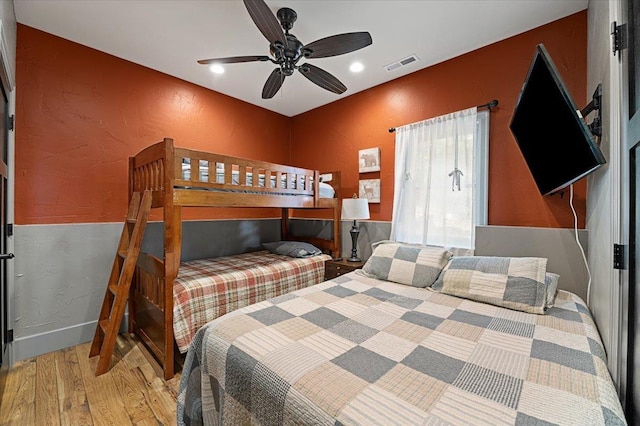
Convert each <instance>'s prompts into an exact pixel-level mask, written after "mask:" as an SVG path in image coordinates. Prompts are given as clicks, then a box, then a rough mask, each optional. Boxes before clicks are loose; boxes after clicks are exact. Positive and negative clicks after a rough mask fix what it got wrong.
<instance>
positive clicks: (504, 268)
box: [432, 256, 547, 314]
mask: <svg viewBox="0 0 640 426" xmlns="http://www.w3.org/2000/svg"><path fill="white" fill-rule="evenodd" d="M546 272H547V259H545V258H539V257H486V256H471V257H454V258H453V259H451V260H450V261H449V263H448V264H447V265H446V266H445V267H444V269H443V270H442V273H441V274H440V276H439V277H438V279H437V280H436V282H435V283H434V284H433V286H432V288H433V289H434V290H436V291H440V292H442V293H445V294H450V295H453V296H458V297H463V298H466V299H471V300H476V301H479V302H485V303H490V304H493V305H496V306H502V307H504V308H510V309H515V310H518V311H523V312H528V313H533V314H544V311H545V306H546V302H547V286H546V285H545V275H546Z"/></svg>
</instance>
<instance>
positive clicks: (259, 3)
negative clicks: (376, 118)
mask: <svg viewBox="0 0 640 426" xmlns="http://www.w3.org/2000/svg"><path fill="white" fill-rule="evenodd" d="M243 1H244V5H245V7H246V8H247V11H248V12H249V15H250V16H251V19H252V20H253V22H254V23H255V24H256V26H257V27H258V29H259V30H260V32H261V33H262V34H263V35H264V36H265V38H266V39H267V40H268V41H269V51H270V53H271V56H234V57H230V58H214V59H201V60H199V61H198V63H199V64H203V65H209V64H234V63H239V62H256V61H260V62H266V61H269V62H272V63H274V64H276V65H278V68H276V69H275V70H273V71H272V72H271V75H270V76H269V78H268V79H267V82H266V83H265V85H264V87H263V88H262V99H270V98H273V96H274V95H275V94H276V93H277V92H278V90H280V87H282V83H284V79H285V77H288V76H290V75H292V74H293V72H294V71H295V70H298V71H300V72H301V73H302V75H303V76H305V77H306V78H307V79H309V80H310V81H311V82H312V83H315V84H317V85H318V86H320V87H322V88H323V89H326V90H329V91H330V92H333V93H337V94H341V93H344V92H345V90H347V87H346V86H345V85H344V84H342V82H340V80H338V79H337V78H336V77H334V76H333V75H331V74H330V73H328V72H327V71H325V70H323V69H322V68H318V67H316V66H314V65H311V64H308V63H303V64H301V65H298V62H299V61H300V60H301V59H303V58H304V59H313V58H327V57H330V56H337V55H343V54H345V53H350V52H353V51H356V50H358V49H362V48H363V47H366V46H369V45H370V44H371V43H372V40H371V34H369V33H368V32H355V33H345V34H337V35H334V36H330V37H325V38H322V39H320V40H316V41H314V42H312V43H309V44H307V45H304V44H302V43H301V42H300V40H298V39H297V37H296V36H294V35H293V34H291V33H290V32H289V30H290V29H291V28H293V23H294V22H295V21H296V19H297V17H298V15H297V14H296V12H295V11H294V10H293V9H289V8H288V7H283V8H281V9H279V10H278V13H277V16H278V17H277V18H276V16H275V15H274V14H273V12H271V9H269V6H267V4H266V3H265V2H264V0H243ZM278 20H279V21H280V23H278ZM280 26H282V28H280ZM283 30H284V31H283Z"/></svg>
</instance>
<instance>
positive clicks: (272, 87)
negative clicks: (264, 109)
mask: <svg viewBox="0 0 640 426" xmlns="http://www.w3.org/2000/svg"><path fill="white" fill-rule="evenodd" d="M284 77H285V75H284V74H282V71H280V68H276V69H275V70H273V71H272V72H271V75H269V78H268V79H267V82H266V83H265V84H264V87H263V88H262V99H271V98H273V96H274V95H275V94H276V93H278V90H280V88H281V87H282V83H284Z"/></svg>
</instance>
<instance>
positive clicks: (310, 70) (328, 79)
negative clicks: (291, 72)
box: [299, 64, 347, 95]
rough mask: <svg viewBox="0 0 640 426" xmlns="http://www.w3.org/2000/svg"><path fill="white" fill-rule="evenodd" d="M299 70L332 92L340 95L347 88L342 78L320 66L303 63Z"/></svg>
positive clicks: (310, 79) (313, 81)
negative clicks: (339, 78) (341, 80)
mask: <svg viewBox="0 0 640 426" xmlns="http://www.w3.org/2000/svg"><path fill="white" fill-rule="evenodd" d="M299 70H300V72H301V73H302V75H304V76H305V77H306V78H307V79H309V81H311V82H312V83H315V84H317V85H318V86H320V87H322V88H323V89H327V90H328V91H330V92H333V93H337V94H338V95H340V94H342V93H344V92H345V91H346V90H347V86H345V85H344V84H342V83H341V82H340V80H338V79H337V78H335V77H334V76H333V75H331V74H329V73H328V72H326V71H325V70H323V69H322V68H318V67H316V66H314V65H311V64H303V65H301V66H300V68H299Z"/></svg>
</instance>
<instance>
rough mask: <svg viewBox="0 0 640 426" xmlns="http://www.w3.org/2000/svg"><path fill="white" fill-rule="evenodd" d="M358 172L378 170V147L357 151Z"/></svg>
mask: <svg viewBox="0 0 640 426" xmlns="http://www.w3.org/2000/svg"><path fill="white" fill-rule="evenodd" d="M358 164H359V172H360V173H369V172H379V171H380V148H367V149H361V150H360V151H358Z"/></svg>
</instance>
